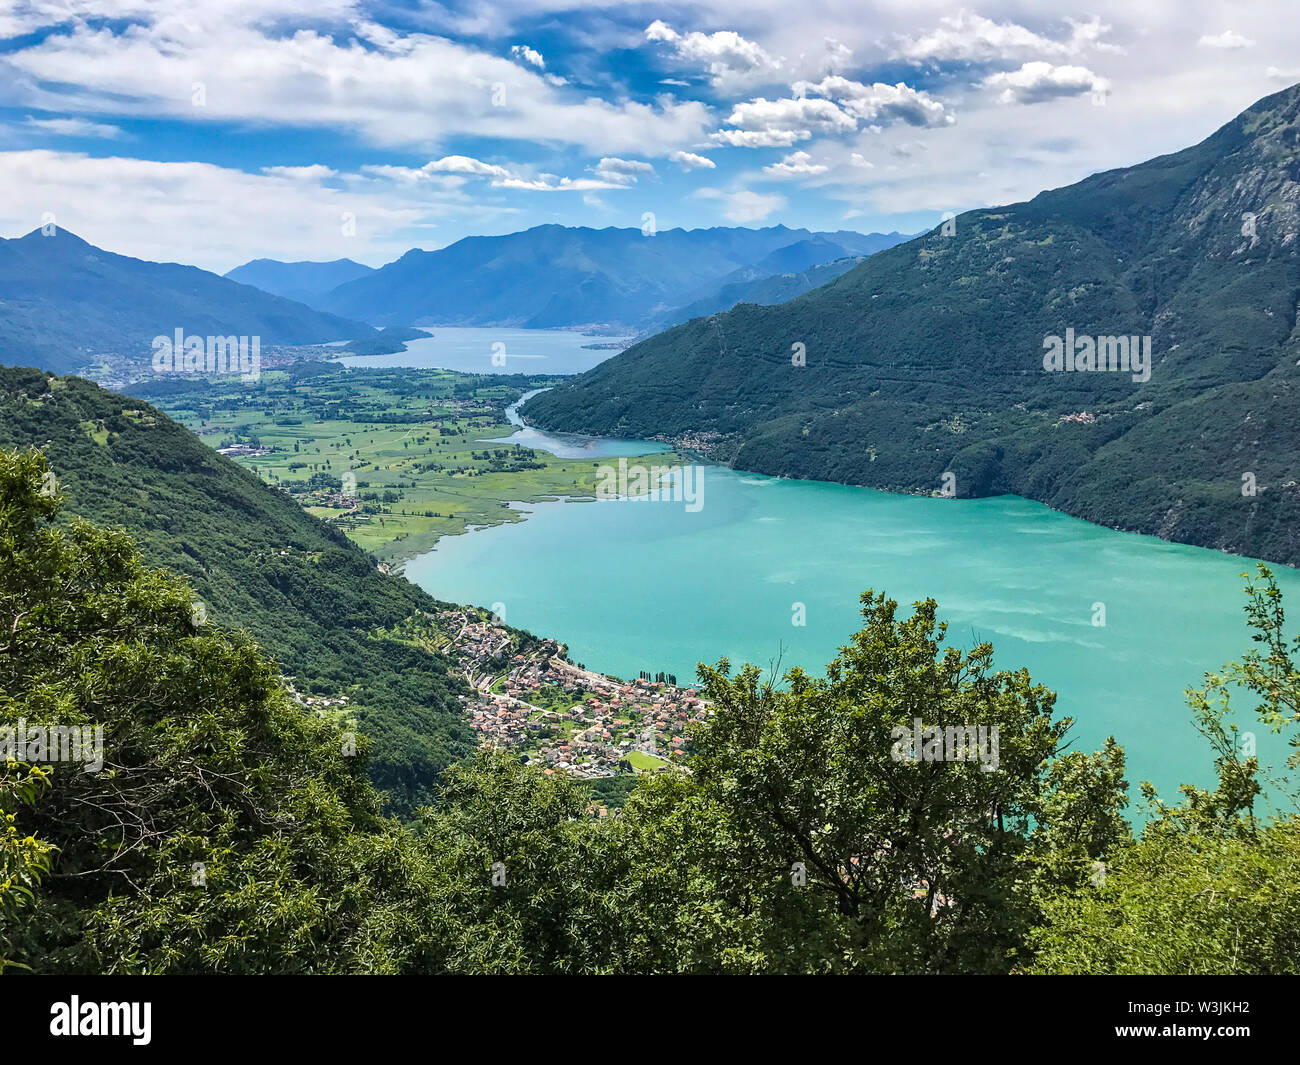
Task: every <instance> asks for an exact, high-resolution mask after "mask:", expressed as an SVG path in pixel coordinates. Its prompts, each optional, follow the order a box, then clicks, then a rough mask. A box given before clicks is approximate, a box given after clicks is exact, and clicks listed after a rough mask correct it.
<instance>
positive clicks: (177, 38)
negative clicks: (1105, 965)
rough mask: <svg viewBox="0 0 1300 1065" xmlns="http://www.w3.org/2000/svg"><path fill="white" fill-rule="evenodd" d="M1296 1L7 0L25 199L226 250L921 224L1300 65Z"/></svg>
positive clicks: (1144, 149) (1, 52) (136, 232)
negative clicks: (615, 231)
mask: <svg viewBox="0 0 1300 1065" xmlns="http://www.w3.org/2000/svg"><path fill="white" fill-rule="evenodd" d="M1297 21H1298V20H1296V19H1295V18H1294V16H1293V12H1292V10H1291V8H1290V5H1286V4H1283V3H1280V2H1276V0H1269V2H1259V3H1254V4H1250V5H1242V4H1239V3H1232V2H1223V3H1209V2H1202V0H1187V2H1180V3H1178V4H1172V3H1153V2H1145V3H1144V2H1141V0H1128V2H1123V3H1120V2H1107V3H1100V4H1091V5H1089V6H1087V7H1076V6H1074V5H1072V4H1065V3H1057V2H1047V3H1044V2H1037V3H1029V2H1025V3H1007V2H1003V0H998V2H993V3H987V4H982V5H978V6H970V7H965V8H962V7H959V6H956V5H953V4H944V3H927V2H925V0H906V2H904V0H898V2H889V3H875V4H872V3H863V2H853V3H843V2H837V0H804V2H799V3H792V2H791V0H753V2H749V3H745V4H736V3H669V4H641V3H631V4H629V3H607V2H600V0H530V2H528V3H514V2H512V0H502V2H494V3H478V2H468V0H467V2H458V3H431V2H419V0H406V2H391V3H389V2H385V3H366V2H361V0H202V2H195V0H10V2H7V3H0V64H2V65H3V67H4V69H3V71H0V194H2V195H0V223H2V227H0V228H2V230H3V234H4V235H6V236H15V235H18V234H21V233H24V232H27V231H29V230H31V229H33V228H35V227H36V226H38V225H40V224H41V221H42V218H43V217H45V216H46V215H48V214H52V215H53V216H54V218H55V219H56V221H57V224H59V225H61V226H63V227H65V228H68V229H71V230H72V231H73V232H76V233H78V234H79V235H81V236H83V237H85V238H86V239H87V240H90V241H91V242H92V243H95V244H98V245H100V246H102V247H105V248H108V249H110V250H113V251H119V252H122V253H124V254H131V255H138V256H141V257H144V258H150V259H160V260H169V261H181V262H191V263H195V264H197V265H200V266H203V267H206V268H208V269H216V270H222V271H224V270H227V269H229V268H231V267H233V266H235V265H237V264H239V263H241V262H243V261H246V260H247V259H250V258H254V257H261V256H265V257H270V258H281V259H334V258H339V257H344V256H346V257H350V258H353V259H357V260H359V261H362V262H366V263H369V264H371V265H379V264H381V263H383V262H386V261H389V260H391V259H393V258H395V257H396V256H397V255H400V254H401V253H402V252H403V251H405V250H406V249H408V248H411V247H424V248H434V247H440V246H443V245H445V244H448V243H451V242H452V241H454V240H457V239H459V238H461V237H463V236H467V235H471V234H479V233H502V232H510V231H514V230H518V229H523V228H527V227H528V226H532V225H537V224H540V223H546V222H558V223H563V224H566V225H589V226H596V227H604V226H633V227H640V226H642V224H643V222H644V220H645V219H646V218H647V217H648V216H653V218H654V224H655V225H656V226H657V227H658V228H660V229H663V228H669V227H674V226H685V227H697V226H714V225H747V226H760V225H773V224H776V223H784V224H786V225H789V226H792V227H797V226H806V227H809V228H816V229H832V230H833V229H841V228H846V229H856V230H859V231H864V232H867V231H888V230H895V229H896V230H900V231H903V232H911V231H916V230H919V229H922V228H928V227H930V226H933V225H935V224H937V222H938V221H939V219H940V217H941V216H942V214H943V213H944V212H945V211H961V210H965V209H968V208H970V207H976V206H984V205H989V204H997V203H1006V202H1013V201H1016V200H1020V199H1025V198H1027V197H1029V196H1032V195H1034V194H1035V193H1036V192H1038V191H1040V190H1042V189H1044V188H1051V187H1055V186H1057V185H1061V184H1065V183H1068V182H1071V181H1075V180H1078V179H1079V178H1082V177H1084V176H1086V175H1087V174H1089V173H1092V172H1094V171H1096V170H1100V169H1107V168H1109V167H1113V166H1120V165H1126V164H1130V163H1134V162H1139V161H1141V160H1142V159H1145V158H1149V157H1150V156H1153V155H1156V154H1160V153H1161V152H1166V151H1171V150H1176V149H1178V148H1181V147H1184V146H1186V145H1187V144H1190V143H1193V142H1195V141H1197V140H1200V139H1201V138H1202V137H1204V136H1206V135H1208V134H1209V133H1210V132H1212V130H1213V129H1214V128H1216V127H1217V126H1218V125H1220V124H1221V123H1222V122H1224V121H1227V120H1228V119H1229V118H1231V117H1232V116H1233V115H1234V114H1236V113H1237V112H1238V111H1240V110H1241V109H1242V108H1244V107H1246V106H1248V105H1249V104H1250V103H1252V102H1253V101H1254V100H1256V99H1258V98H1259V97H1261V96H1264V95H1266V94H1268V93H1269V92H1274V91H1277V90H1279V89H1281V88H1284V87H1286V86H1287V85H1288V84H1290V83H1292V82H1294V81H1297V80H1300V60H1296V59H1294V58H1293V57H1295V56H1297V55H1300V47H1298V46H1300V39H1298V38H1300V30H1298V29H1297V28H1296V24H1297Z"/></svg>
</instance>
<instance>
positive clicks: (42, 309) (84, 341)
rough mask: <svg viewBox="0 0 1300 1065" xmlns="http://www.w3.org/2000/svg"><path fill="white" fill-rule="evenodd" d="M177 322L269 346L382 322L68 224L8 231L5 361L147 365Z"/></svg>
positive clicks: (353, 333)
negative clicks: (94, 238)
mask: <svg viewBox="0 0 1300 1065" xmlns="http://www.w3.org/2000/svg"><path fill="white" fill-rule="evenodd" d="M178 328H179V329H183V330H184V331H185V333H187V334H196V335H198V334H201V335H205V336H206V335H209V334H214V335H220V336H230V335H236V336H249V337H253V336H257V337H261V343H262V345H264V346H265V345H272V344H316V343H322V342H326V341H331V340H343V339H354V338H358V337H366V336H373V335H374V332H375V331H374V329H372V328H371V327H370V326H368V325H364V324H362V323H361V322H356V321H349V320H347V319H345V318H340V317H338V316H337V315H333V314H328V313H323V312H321V311H318V310H314V309H312V308H311V307H308V306H306V305H304V304H302V303H295V302H293V301H292V300H287V299H284V298H282V297H280V296H275V295H271V294H270V293H267V292H263V291H262V290H261V289H257V288H253V287H252V286H250V285H241V284H238V283H237V282H235V281H229V280H227V279H225V278H223V277H218V276H217V275H216V274H213V273H209V272H208V271H206V270H200V269H198V268H197V267H194V266H182V265H180V264H178V263H152V262H146V261H144V260H143V259H133V258H131V257H129V256H126V255H116V254H114V253H113V252H110V251H105V250H104V249H102V248H96V247H95V246H94V245H93V244H88V243H87V242H86V241H84V240H82V239H81V238H80V237H78V236H75V235H73V234H72V233H69V232H68V231H67V230H65V229H55V230H53V231H52V232H51V233H50V235H48V236H46V235H45V234H44V233H43V232H42V230H40V229H36V230H33V231H32V232H31V233H28V234H27V235H26V236H25V237H19V238H15V239H13V240H0V363H5V364H7V365H11V366H13V365H16V366H35V367H38V368H40V369H45V370H53V371H54V372H56V373H68V372H70V371H74V370H77V369H80V368H81V367H84V366H85V365H86V364H87V363H89V362H91V361H93V358H94V356H95V355H100V354H115V355H121V356H126V357H127V358H130V359H135V358H139V359H141V360H142V362H141V366H142V369H147V367H148V365H149V363H148V358H149V355H150V344H151V342H152V340H153V338H154V337H156V336H159V335H168V336H170V335H171V334H172V333H173V331H174V330H175V329H178Z"/></svg>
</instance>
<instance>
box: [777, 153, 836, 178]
mask: <svg viewBox="0 0 1300 1065" xmlns="http://www.w3.org/2000/svg"><path fill="white" fill-rule="evenodd" d="M829 169H830V167H828V166H825V165H823V164H821V163H814V162H813V158H812V156H811V155H809V154H808V153H807V152H791V153H790V154H789V155H787V156H786V157H785V158H784V159H782V160H781V161H780V162H779V163H771V164H769V165H768V166H765V167H763V172H764V173H766V174H771V175H773V176H774V177H804V176H807V175H811V174H824V173H826V171H827V170H829Z"/></svg>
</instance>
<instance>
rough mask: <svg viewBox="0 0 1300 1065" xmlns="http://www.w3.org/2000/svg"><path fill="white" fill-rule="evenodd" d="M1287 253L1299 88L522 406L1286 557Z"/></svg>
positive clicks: (1296, 222) (1291, 476)
mask: <svg viewBox="0 0 1300 1065" xmlns="http://www.w3.org/2000/svg"><path fill="white" fill-rule="evenodd" d="M1298 238H1300V86H1298V87H1292V88H1291V89H1288V90H1285V91H1283V92H1280V93H1277V94H1275V95H1273V96H1270V97H1267V98H1266V99H1264V100H1261V101H1260V102H1259V103H1257V104H1255V105H1254V106H1252V107H1251V108H1249V109H1247V110H1246V111H1245V112H1243V113H1242V114H1241V115H1239V116H1238V117H1237V118H1236V119H1234V120H1233V121H1231V122H1229V123H1228V124H1226V125H1225V126H1223V127H1222V128H1221V129H1219V130H1218V131H1217V132H1215V133H1214V134H1213V135H1211V136H1210V137H1208V138H1207V139H1206V140H1204V141H1203V142H1201V143H1200V144H1197V145H1195V146H1194V147H1190V148H1187V149H1185V150H1183V151H1180V152H1177V153H1174V154H1171V155H1166V156H1161V157H1159V158H1156V159H1152V160H1150V161H1148V162H1145V163H1142V164H1140V165H1137V166H1132V167H1127V168H1123V169H1118V170H1111V171H1107V172H1105V173H1098V174H1094V175H1093V176H1091V177H1089V178H1086V179H1085V180H1083V181H1080V182H1078V183H1077V184H1074V185H1071V186H1069V187H1066V188H1061V189H1056V190H1052V191H1048V192H1043V193H1041V194H1040V195H1038V196H1036V197H1035V198H1034V199H1032V200H1030V201H1028V202H1024V203H1018V204H1013V205H1010V206H1006V207H997V208H992V209H985V210H977V211H970V212H967V213H965V214H962V215H960V216H958V217H957V218H956V219H955V220H953V221H952V222H951V223H948V224H945V225H943V226H941V227H939V228H937V229H935V230H934V231H932V232H930V233H927V234H924V235H922V236H920V237H917V238H915V239H913V240H910V241H908V242H906V243H903V244H900V245H899V246H897V247H893V248H890V249H888V250H885V251H881V252H879V253H878V254H875V255H873V256H871V257H870V258H868V259H867V260H866V261H864V262H862V263H861V264H859V265H857V266H856V267H854V268H853V269H851V270H849V271H848V272H846V273H844V274H843V275H842V276H840V277H838V278H836V279H835V280H833V281H831V282H830V283H829V284H826V285H823V286H822V287H820V288H816V289H814V290H812V291H810V292H808V293H806V294H804V295H801V296H799V297H798V298H796V299H793V300H791V301H789V302H787V303H783V304H780V305H779V306H756V305H753V304H750V303H742V304H740V305H739V306H736V307H734V308H733V309H731V310H729V311H727V312H725V313H720V314H711V315H707V316H704V317H699V318H696V319H694V320H692V321H689V322H687V323H685V324H682V325H679V326H677V327H676V328H673V329H670V330H668V331H667V332H664V333H661V334H659V335H656V336H653V337H651V338H649V339H647V340H645V341H643V342H641V343H639V344H636V345H634V346H633V347H631V348H629V349H628V350H626V351H625V352H623V353H622V354H620V355H618V356H616V357H614V358H612V359H610V360H609V361H607V362H604V363H602V364H601V365H599V366H597V367H596V368H594V369H592V370H590V371H588V372H587V373H585V374H583V375H582V376H580V377H578V378H576V379H574V380H573V381H571V382H566V383H564V384H562V385H560V386H559V387H556V388H554V389H552V390H550V391H547V392H544V393H542V394H541V395H538V396H537V397H535V398H534V399H532V400H531V401H530V402H529V403H528V404H527V406H526V407H525V408H524V414H525V416H526V417H527V419H528V420H529V421H530V422H531V423H533V424H535V425H538V426H541V427H545V428H549V429H559V430H565V431H572V432H582V433H595V434H602V435H614V436H628V437H648V436H657V437H666V438H670V439H674V440H678V441H681V440H684V439H685V440H691V441H695V442H696V443H697V445H699V446H702V447H705V448H706V449H707V450H708V452H709V453H710V454H711V455H712V456H713V457H715V458H717V459H719V460H721V461H725V462H728V463H730V464H732V465H734V466H736V467H738V468H743V469H747V470H753V471H759V472H763V473H769V474H775V475H782V476H790V477H803V478H812V479H818V480H828V481H837V482H842V483H847V484H856V485H867V486H871V487H876V488H884V489H891V490H898V491H905V492H919V493H932V494H945V495H956V496H962V497H971V496H986V495H991V494H1001V493H1014V494H1018V495H1021V496H1025V497H1028V498H1031V499H1036V500H1040V501H1042V502H1045V503H1047V504H1049V505H1050V506H1052V507H1055V508H1057V509H1060V510H1063V511H1066V512H1068V513H1070V514H1073V515H1076V516H1079V517H1083V518H1086V519H1088V520H1090V521H1093V522H1097V523H1100V524H1105V525H1109V526H1112V527H1115V528H1120V529H1127V530H1132V531H1137V532H1143V533H1151V534H1155V535H1158V536H1162V537H1165V538H1167V539H1171V540H1178V541H1183V542H1187V543H1192V544H1198V545H1203V546H1208V547H1216V548H1221V549H1223V550H1227V551H1231V552H1236V553H1241V554H1246V555H1252V556H1256V557H1260V558H1266V559H1271V560H1277V561H1283V562H1287V563H1289V564H1292V565H1296V564H1300V487H1298V482H1300V418H1297V417H1296V406H1297V400H1300V370H1298V369H1297V361H1298V360H1300V333H1297V306H1298V304H1300V239H1298ZM1119 337H1123V338H1126V339H1128V341H1129V346H1130V347H1132V348H1135V349H1136V351H1137V352H1141V351H1143V350H1144V347H1145V346H1146V345H1149V350H1150V351H1151V353H1152V361H1151V364H1150V365H1149V367H1148V368H1147V369H1146V370H1145V371H1143V370H1142V369H1141V368H1140V367H1138V368H1136V371H1137V372H1133V371H1134V370H1135V368H1134V367H1133V366H1132V365H1130V366H1129V369H1128V370H1115V371H1111V370H1109V369H1108V370H1106V371H1096V370H1093V371H1091V372H1088V371H1087V369H1086V368H1087V367H1088V366H1089V365H1095V359H1096V357H1097V356H1096V352H1097V351H1099V350H1101V351H1106V352H1109V354H1110V355H1111V356H1113V358H1114V362H1115V363H1118V362H1119V358H1118V356H1119V346H1118V342H1117V341H1116V340H1115V339H1114V338H1119ZM1066 343H1071V346H1072V347H1073V348H1074V349H1075V350H1077V352H1078V361H1077V362H1076V363H1074V365H1075V366H1077V367H1081V368H1083V372H1078V371H1077V370H1076V371H1074V372H1072V371H1071V370H1070V369H1069V368H1067V367H1068V365H1069V364H1068V363H1066V361H1065V359H1064V354H1063V350H1062V349H1063V348H1064V346H1065V344H1066ZM1086 353H1091V354H1086ZM1057 355H1061V358H1060V359H1059V360H1058V359H1057V358H1056V356H1057ZM1144 378H1146V379H1144Z"/></svg>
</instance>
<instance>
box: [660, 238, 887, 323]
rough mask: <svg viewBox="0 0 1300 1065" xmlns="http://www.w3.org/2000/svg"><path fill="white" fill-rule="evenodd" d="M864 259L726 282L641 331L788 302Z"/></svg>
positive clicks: (840, 261)
mask: <svg viewBox="0 0 1300 1065" xmlns="http://www.w3.org/2000/svg"><path fill="white" fill-rule="evenodd" d="M901 239H906V238H900V240H901ZM864 258H866V256H865V255H850V256H847V257H845V258H842V259H834V260H832V261H831V262H825V263H821V264H819V265H817V266H810V267H808V268H807V269H804V270H800V271H798V272H797V273H787V274H772V275H766V276H764V275H760V276H758V277H756V278H754V279H753V280H748V281H729V282H727V283H726V284H723V285H717V286H712V287H711V288H710V290H709V291H708V292H707V294H705V295H703V296H701V297H700V298H699V299H697V300H695V301H693V302H692V303H688V304H686V305H685V306H682V307H674V308H673V309H672V310H671V311H664V312H663V313H662V314H657V315H655V316H654V317H653V318H651V319H650V320H649V321H648V322H646V323H644V324H643V325H642V331H643V332H645V333H661V332H663V331H664V330H665V329H670V328H672V327H673V326H675V325H680V324H681V323H682V322H689V321H690V320H691V319H692V318H699V317H701V316H702V315H706V314H717V313H718V312H719V311H726V310H730V309H731V308H732V307H734V306H735V305H736V304H737V303H761V304H773V303H785V302H786V301H787V300H792V299H794V298H795V297H796V296H802V295H803V294H804V293H805V292H811V291H812V290H813V289H815V288H818V287H820V286H821V285H824V284H826V283H827V282H829V281H834V280H835V279H836V278H837V277H839V276H840V274H843V273H847V272H848V271H849V270H852V269H853V268H854V267H855V266H857V265H858V263H860V262H862V260H863V259H864Z"/></svg>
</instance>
